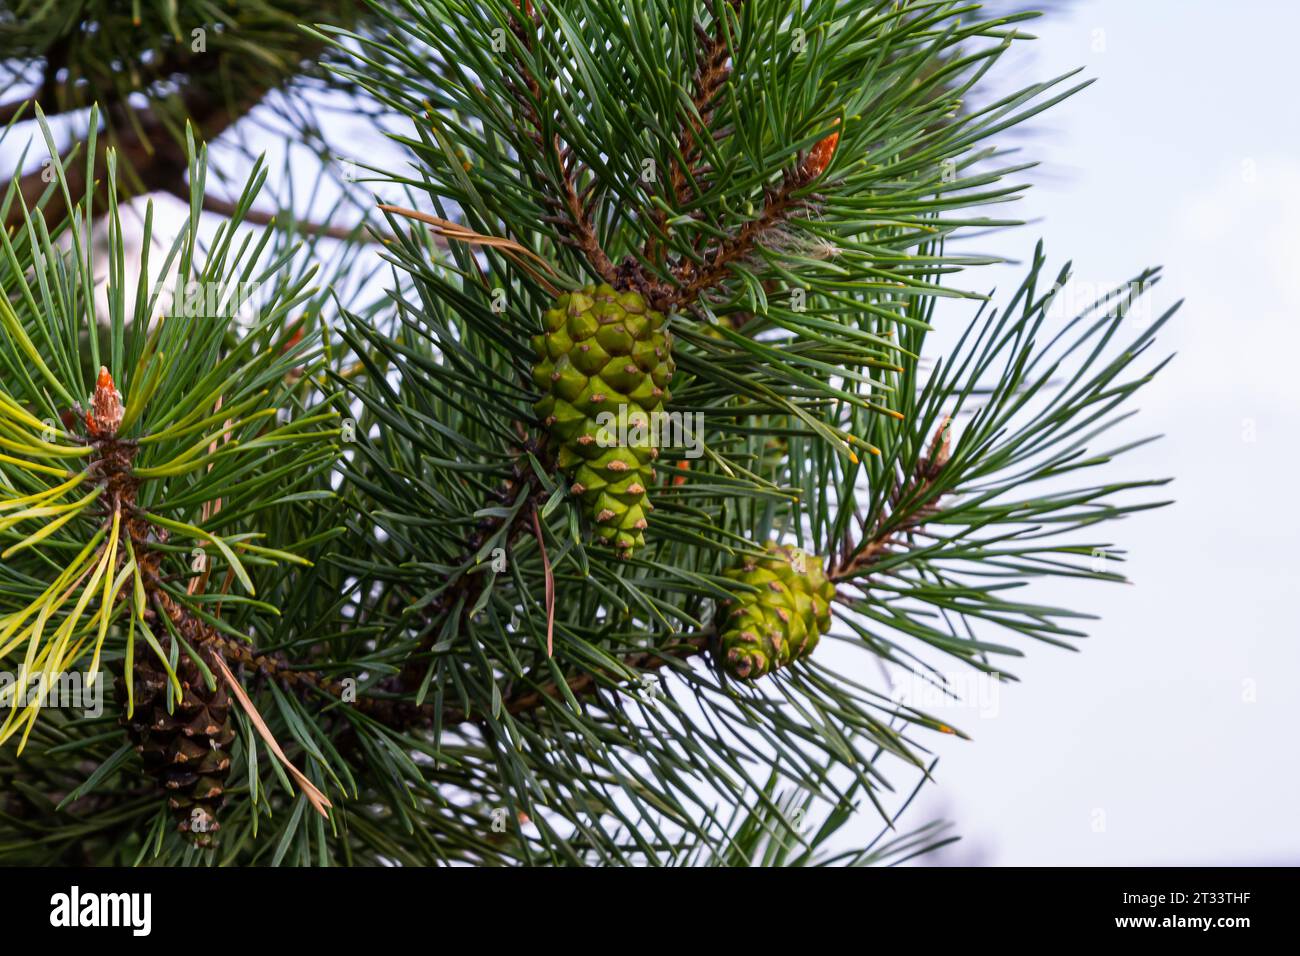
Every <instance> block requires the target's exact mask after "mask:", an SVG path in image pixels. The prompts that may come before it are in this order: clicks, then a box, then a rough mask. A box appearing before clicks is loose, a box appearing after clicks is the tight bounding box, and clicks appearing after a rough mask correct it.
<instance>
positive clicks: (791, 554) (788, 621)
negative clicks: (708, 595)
mask: <svg viewBox="0 0 1300 956" xmlns="http://www.w3.org/2000/svg"><path fill="white" fill-rule="evenodd" d="M766 550H767V555H766V556H765V557H763V558H760V559H757V560H755V559H753V558H750V559H748V560H746V562H745V564H744V565H743V566H741V567H739V568H733V569H732V570H730V571H725V572H723V573H724V575H725V576H726V577H728V578H731V579H732V580H733V581H739V582H741V583H742V584H748V585H751V586H753V587H755V588H757V589H758V590H757V591H745V592H743V593H739V594H737V595H736V597H735V598H734V599H733V600H731V601H729V602H728V608H727V611H726V617H725V620H724V624H723V632H722V640H721V644H722V666H723V668H725V669H726V671H727V673H728V674H730V675H731V676H732V677H737V678H740V679H742V680H756V679H758V678H760V677H762V676H763V675H765V674H770V673H771V672H772V671H774V670H776V669H777V668H779V667H785V666H786V665H787V664H791V663H793V662H794V661H797V660H798V659H799V658H801V657H803V656H805V655H807V654H810V653H812V649H813V648H814V647H816V646H817V642H818V641H819V640H821V636H822V635H823V634H825V633H826V632H827V631H829V630H830V627H831V599H832V598H833V597H834V596H835V585H834V584H832V583H831V582H830V581H829V580H828V579H827V578H826V572H825V571H824V570H823V567H822V566H823V564H824V563H825V562H824V561H823V559H822V558H819V557H816V556H815V555H811V554H805V553H804V552H802V551H800V550H799V549H798V548H793V547H790V546H788V545H779V544H777V543H776V542H774V541H769V542H768V544H767V548H766Z"/></svg>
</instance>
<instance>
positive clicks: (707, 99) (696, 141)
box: [644, 0, 745, 262]
mask: <svg viewBox="0 0 1300 956" xmlns="http://www.w3.org/2000/svg"><path fill="white" fill-rule="evenodd" d="M718 2H723V3H725V4H726V5H727V6H730V7H731V8H732V9H733V10H736V11H739V10H740V8H741V7H742V6H743V5H744V2H745V0H718ZM696 29H697V33H698V42H699V48H698V52H697V61H696V68H695V77H694V81H693V82H694V90H693V92H692V95H691V105H692V108H693V111H694V112H693V115H692V114H686V115H685V116H683V118H682V124H681V130H680V132H679V133H678V137H677V154H678V156H680V157H681V158H680V159H678V156H674V157H673V158H672V163H671V165H670V167H669V171H668V189H669V200H670V204H671V206H672V208H673V209H680V208H681V207H682V206H683V205H685V204H686V203H687V202H689V201H690V199H691V196H692V191H691V189H690V183H691V182H699V181H700V180H701V178H702V176H703V171H702V170H701V169H700V167H699V161H700V158H701V156H702V155H703V150H704V147H703V142H702V141H703V140H704V139H705V138H706V137H707V138H710V139H712V138H714V136H715V134H714V131H713V114H714V111H715V109H716V107H717V98H718V96H719V95H720V94H721V92H722V88H723V86H724V85H725V84H726V82H727V78H728V77H729V76H730V75H731V63H730V51H729V49H728V45H727V25H726V17H725V15H723V14H722V13H721V11H720V9H717V8H715V10H714V16H713V33H712V34H709V33H706V32H705V31H704V29H703V27H699V26H697V28H696ZM649 221H650V226H649V229H650V234H649V236H648V237H647V239H646V243H645V252H644V255H645V258H646V259H648V260H649V261H651V262H657V261H658V260H659V258H660V254H661V250H660V242H659V237H660V235H667V232H668V212H667V210H665V209H662V208H656V209H655V210H654V211H653V212H652V213H651V215H650V216H649Z"/></svg>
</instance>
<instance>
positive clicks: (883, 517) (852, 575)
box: [828, 416, 952, 583]
mask: <svg viewBox="0 0 1300 956" xmlns="http://www.w3.org/2000/svg"><path fill="white" fill-rule="evenodd" d="M951 424H952V418H951V417H950V416H949V417H945V418H944V420H943V421H942V422H941V423H940V424H939V428H938V430H937V431H936V432H935V433H934V438H933V439H931V441H930V448H929V451H928V453H927V454H925V455H922V456H921V457H920V458H919V459H918V460H917V463H916V470H915V472H914V473H913V474H912V476H911V477H910V478H909V479H908V480H907V481H905V482H902V483H900V484H898V485H897V486H895V488H894V490H893V492H892V493H891V494H890V495H889V507H887V508H882V509H881V513H880V514H879V515H878V516H877V518H876V520H875V523H874V526H873V528H872V530H871V533H870V534H869V535H867V536H866V537H865V539H864V540H863V542H862V543H861V544H860V545H859V546H858V548H857V549H855V550H854V551H853V553H852V554H847V553H846V554H844V556H843V557H842V558H841V559H840V561H839V562H837V563H836V565H835V566H834V567H833V568H832V569H831V570H830V572H829V573H828V576H829V577H830V579H831V580H832V581H835V582H837V583H838V582H849V581H852V580H854V579H858V578H862V577H864V576H866V575H868V574H870V573H871V567H872V565H874V564H876V563H877V562H878V561H880V560H881V558H882V557H883V556H887V555H889V554H892V553H893V550H892V549H893V547H894V545H896V544H897V543H898V541H899V539H900V538H902V537H903V536H905V535H908V534H911V533H913V532H915V531H917V530H918V529H919V528H920V527H921V526H922V525H924V524H925V522H926V520H927V519H928V518H930V517H931V516H932V515H933V514H934V512H935V510H936V508H937V502H938V500H939V498H941V497H942V496H943V494H944V489H943V488H942V487H941V486H939V485H937V484H936V479H937V478H938V477H939V475H940V473H941V472H942V471H943V467H944V465H946V464H947V462H948V456H949V453H950V450H951V443H952V435H951V432H950V431H949V426H950V425H951ZM917 497H919V498H920V501H919V502H918V503H917V505H916V507H915V508H913V509H912V510H911V511H910V513H909V514H908V515H907V516H906V517H905V518H903V519H902V520H901V521H899V522H898V523H897V524H892V525H891V524H890V519H891V518H892V517H893V514H894V510H893V509H894V508H896V507H897V506H898V504H900V503H901V502H902V501H904V500H905V499H911V498H917Z"/></svg>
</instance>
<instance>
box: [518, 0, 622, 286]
mask: <svg viewBox="0 0 1300 956" xmlns="http://www.w3.org/2000/svg"><path fill="white" fill-rule="evenodd" d="M519 6H520V4H519V2H518V0H516V3H515V7H516V8H519ZM520 13H521V15H523V16H526V17H527V18H528V21H529V23H530V24H531V25H532V26H533V30H532V31H531V32H530V31H529V30H528V29H527V28H526V27H525V26H524V23H523V21H522V20H521V19H520V18H519V17H511V18H510V28H511V30H512V31H513V32H514V34H515V36H516V37H518V38H519V42H520V43H521V44H522V45H523V46H524V47H525V48H531V46H532V43H533V40H534V38H535V36H536V27H537V14H536V12H535V11H534V10H533V6H532V4H531V3H525V4H524V5H523V9H522V10H521V11H520ZM515 69H516V70H517V72H518V74H519V79H520V80H522V82H523V87H524V88H523V89H519V88H518V87H516V89H515V91H514V93H515V105H516V108H517V110H518V118H519V121H520V126H521V127H522V128H524V129H526V130H527V135H528V138H529V139H531V140H532V141H533V144H534V146H535V147H536V148H537V152H538V154H539V155H544V154H546V153H548V152H549V153H550V154H551V156H552V157H553V158H554V159H555V163H556V167H557V168H558V170H559V173H560V193H561V195H560V196H558V197H555V196H552V197H550V198H549V202H550V204H551V205H552V208H554V209H555V210H556V212H555V214H553V215H550V216H546V217H544V218H545V219H546V220H547V221H548V222H553V223H555V224H556V225H558V226H559V227H560V228H561V229H563V230H564V231H565V232H566V233H568V235H567V237H565V239H564V241H565V242H566V243H567V244H569V245H571V246H573V247H574V248H575V249H577V250H578V251H579V252H581V253H582V255H583V256H584V257H585V258H586V260H587V262H588V263H589V264H590V265H591V268H592V269H593V270H594V271H595V272H596V274H597V275H599V276H600V277H601V278H602V279H604V280H605V281H606V282H611V283H612V282H614V281H615V280H616V279H617V277H618V270H617V269H616V268H615V266H614V263H613V262H611V261H610V258H609V256H608V255H607V254H606V252H605V250H604V247H602V246H601V244H600V237H599V236H598V235H597V234H596V227H595V225H594V224H593V223H592V220H591V216H590V213H589V211H588V209H587V205H586V203H584V202H583V199H582V196H580V195H579V192H578V186H577V183H578V180H579V178H580V170H579V168H578V161H577V156H576V155H575V154H574V152H573V150H572V149H571V148H569V147H566V146H565V145H564V144H563V142H561V140H560V137H559V135H558V134H557V135H555V136H552V137H551V139H550V141H549V142H547V140H546V134H545V126H544V124H543V123H542V117H541V114H540V113H538V109H537V104H538V103H540V102H541V98H542V85H541V83H540V82H539V81H538V79H537V77H535V76H533V74H532V73H531V72H530V71H529V69H528V65H527V64H526V63H524V62H523V61H522V60H520V59H516V60H515ZM533 175H534V178H535V179H537V180H538V181H539V185H541V186H543V187H544V188H549V184H548V183H546V182H545V180H544V179H543V177H541V175H540V174H539V173H536V172H534V173H533Z"/></svg>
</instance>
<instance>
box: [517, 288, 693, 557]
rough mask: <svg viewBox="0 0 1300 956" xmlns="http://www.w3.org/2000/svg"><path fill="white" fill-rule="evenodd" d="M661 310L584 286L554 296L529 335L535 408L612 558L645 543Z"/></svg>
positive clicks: (662, 364)
mask: <svg viewBox="0 0 1300 956" xmlns="http://www.w3.org/2000/svg"><path fill="white" fill-rule="evenodd" d="M664 323H665V320H664V316H663V314H662V313H660V312H656V311H654V310H653V309H651V308H650V306H649V305H648V304H647V303H646V301H645V299H644V298H643V297H642V296H641V294H640V293H639V292H633V291H630V290H629V291H625V292H617V291H615V290H614V288H613V287H612V286H610V285H605V284H602V285H599V286H588V287H587V288H585V289H582V290H580V291H578V292H570V293H568V294H566V295H562V296H560V298H559V299H557V300H556V302H555V305H554V306H553V307H551V308H550V309H549V310H547V313H546V332H545V333H543V334H542V335H537V336H534V337H533V339H532V344H533V349H534V351H535V352H536V353H537V359H538V361H537V364H536V365H535V366H533V381H534V382H535V383H536V384H537V387H538V388H539V389H540V390H541V391H542V392H543V398H542V400H541V401H539V402H538V403H537V404H536V405H535V406H534V408H535V409H536V410H537V414H538V416H539V417H540V418H541V419H542V421H543V422H544V423H545V424H546V427H547V428H548V429H550V432H551V435H552V436H553V437H554V438H555V439H556V440H557V441H558V442H559V446H560V447H559V458H558V464H559V467H560V470H561V471H563V472H564V473H565V474H566V475H568V476H569V477H570V478H571V479H572V480H573V487H572V491H573V493H574V494H575V495H580V496H581V498H582V502H583V504H584V505H585V506H586V508H587V511H588V513H589V514H590V516H591V519H592V521H593V522H594V523H595V526H596V536H597V537H598V538H599V539H600V540H602V541H604V542H605V543H607V544H610V545H612V546H613V547H614V548H615V549H616V550H617V551H618V553H619V556H620V557H628V556H629V555H631V553H632V549H633V548H636V547H640V546H642V545H644V544H645V528H646V516H647V515H648V514H649V513H650V512H651V511H653V510H654V507H653V506H652V505H651V504H650V498H649V494H648V492H647V489H649V487H650V481H651V476H652V474H653V469H654V466H653V462H654V460H655V459H656V458H657V457H659V448H658V446H657V444H656V437H657V432H658V430H657V428H656V427H655V423H656V421H657V415H658V413H661V412H662V411H663V408H664V403H665V402H667V401H668V400H669V398H670V397H671V396H670V395H669V393H668V383H669V382H670V381H671V380H672V377H673V371H674V369H675V366H674V365H673V359H672V336H671V335H670V333H669V332H668V331H667V330H665V328H664Z"/></svg>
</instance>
